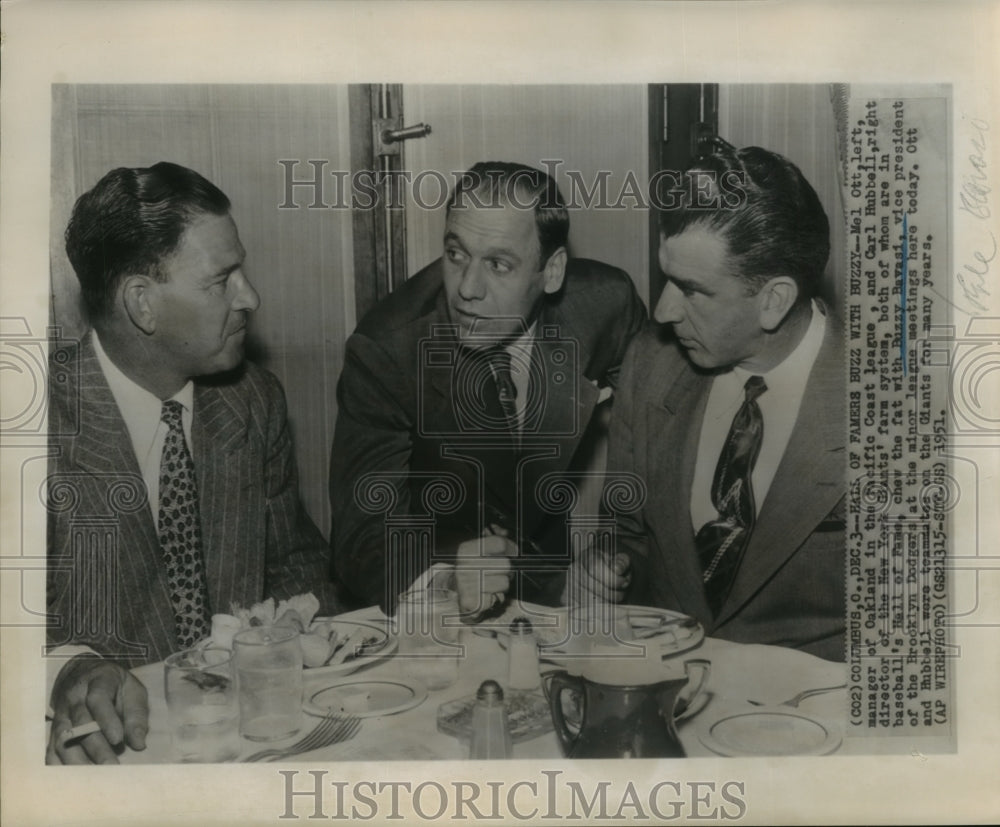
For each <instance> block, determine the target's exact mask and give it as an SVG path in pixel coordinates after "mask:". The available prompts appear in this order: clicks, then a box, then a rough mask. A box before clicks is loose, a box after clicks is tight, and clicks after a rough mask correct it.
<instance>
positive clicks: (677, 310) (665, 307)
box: [653, 281, 681, 324]
mask: <svg viewBox="0 0 1000 827" xmlns="http://www.w3.org/2000/svg"><path fill="white" fill-rule="evenodd" d="M680 298H681V291H680V289H679V288H677V287H676V286H675V285H674V284H673V282H669V281H668V282H667V283H666V284H665V285H664V286H663V292H662V293H660V300H659V301H658V302H657V303H656V307H655V308H654V310H653V318H654V319H656V321H658V322H659V323H660V324H673V323H675V322H679V321H680V320H681V303H680Z"/></svg>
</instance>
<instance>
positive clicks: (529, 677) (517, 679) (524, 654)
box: [507, 617, 542, 690]
mask: <svg viewBox="0 0 1000 827" xmlns="http://www.w3.org/2000/svg"><path fill="white" fill-rule="evenodd" d="M509 640H510V642H509V644H508V646H507V664H508V668H507V686H509V687H510V688H511V689H518V690H532V689H538V687H539V686H541V683H542V681H541V677H540V674H539V672H540V670H539V666H538V644H537V643H536V641H535V632H534V629H533V628H532V626H531V621H530V620H528V618H526V617H516V618H514V620H513V621H512V622H511V624H510V638H509Z"/></svg>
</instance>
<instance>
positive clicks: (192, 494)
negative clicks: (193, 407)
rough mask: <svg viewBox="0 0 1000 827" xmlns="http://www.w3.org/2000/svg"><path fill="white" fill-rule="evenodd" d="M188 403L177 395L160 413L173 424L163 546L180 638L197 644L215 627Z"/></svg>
mask: <svg viewBox="0 0 1000 827" xmlns="http://www.w3.org/2000/svg"><path fill="white" fill-rule="evenodd" d="M182 410H183V406H182V405H181V403H180V402H178V401H177V400H175V399H168V400H167V401H166V402H164V403H163V410H162V411H161V413H160V418H161V419H162V420H163V422H164V423H165V424H166V426H167V437H166V439H165V440H164V442H163V457H162V459H161V460H160V516H159V525H158V530H159V536H160V551H161V553H162V554H163V561H164V563H165V564H166V570H167V587H168V589H169V590H170V601H171V603H172V604H173V609H174V619H175V621H176V628H177V641H178V643H179V644H180V645H181V647H182V648H184V649H186V648H188V647H190V646H193V645H194V644H196V643H197V642H198V641H200V640H202V639H203V638H205V637H207V636H208V634H209V631H210V628H211V627H210V626H209V611H208V589H207V586H206V583H205V564H204V561H203V560H202V551H201V522H200V517H199V514H198V484H197V482H196V480H195V475H194V461H193V460H192V459H191V452H190V451H189V450H188V447H187V442H186V441H185V439H184V428H183V426H182V425H181V411H182Z"/></svg>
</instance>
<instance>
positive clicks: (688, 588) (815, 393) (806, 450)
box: [608, 318, 847, 660]
mask: <svg viewBox="0 0 1000 827" xmlns="http://www.w3.org/2000/svg"><path fill="white" fill-rule="evenodd" d="M663 336H664V333H663V331H661V330H660V329H657V328H654V327H652V326H651V327H650V328H649V329H648V330H647V331H645V332H644V333H643V334H642V335H641V336H638V337H636V339H635V341H634V343H633V346H632V348H631V349H630V351H629V354H628V356H627V357H626V360H625V365H624V366H623V371H622V383H621V387H620V388H619V391H618V395H617V399H616V402H615V412H614V417H613V419H612V425H611V438H610V446H609V456H608V470H609V472H613V471H631V472H634V473H636V474H638V475H639V476H641V477H642V479H643V480H645V482H646V486H647V500H646V504H645V506H644V507H643V508H642V509H640V510H639V511H637V512H635V513H632V514H621V515H618V520H617V525H618V531H619V548H621V549H624V550H626V551H628V552H629V553H630V555H631V557H632V559H633V565H634V566H635V569H636V571H635V573H634V575H633V587H632V588H633V593H632V594H630V595H629V599H630V600H633V601H638V602H643V603H649V604H651V605H656V606H662V607H664V608H668V609H673V610H676V611H681V612H684V613H686V614H689V615H692V616H694V617H696V618H698V620H700V621H701V623H702V624H703V625H704V626H705V628H706V630H707V632H708V633H709V634H710V635H713V636H715V637H721V638H725V639H728V640H734V641H739V642H747V643H768V644H777V645H781V646H791V647H796V648H800V649H804V650H806V651H808V652H811V653H813V654H815V655H819V656H820V657H824V658H828V659H830V660H843V659H844V656H845V640H844V631H845V621H844V613H845V591H844V590H845V581H844V565H845V555H844V552H845V549H844V543H845V519H844V507H845V488H846V473H847V468H846V458H845V443H846V420H845V406H844V399H845V381H844V380H845V375H844V365H843V345H842V331H841V330H840V326H839V324H838V323H837V322H836V320H834V319H832V318H831V319H830V320H829V322H828V324H827V331H826V337H825V339H824V342H823V346H822V348H821V350H820V353H819V355H818V357H817V359H816V362H815V364H814V365H813V369H812V372H811V373H810V376H809V381H808V384H807V386H806V390H805V395H804V397H803V399H802V405H801V408H800V409H799V415H798V419H797V421H796V423H795V428H794V430H793V432H792V435H791V438H790V440H789V443H788V446H787V448H786V450H785V453H784V456H783V457H782V460H781V463H780V465H779V467H778V470H777V472H776V474H775V477H774V481H773V482H772V484H771V487H770V489H769V490H768V493H767V497H766V498H765V500H764V502H763V504H762V505H761V509H760V513H759V516H758V519H757V523H756V525H755V527H754V530H753V534H752V535H751V538H750V541H749V544H748V546H747V549H746V552H745V555H744V558H743V561H742V564H741V566H740V568H739V570H738V572H737V574H736V578H735V581H734V583H733V587H732V590H731V592H730V594H729V596H728V598H727V599H726V601H725V603H724V604H723V605H722V607H721V610H720V613H719V616H718V617H717V618H713V617H712V614H711V611H710V610H709V607H708V603H707V601H706V598H705V592H704V587H703V585H702V578H701V568H700V566H699V563H698V556H697V552H696V550H695V545H694V534H695V527H694V526H692V524H691V511H690V503H691V482H692V479H693V477H694V468H695V461H696V456H695V455H696V453H697V449H698V438H699V434H700V430H701V422H702V418H703V416H704V412H705V405H706V402H707V400H708V392H709V390H710V388H711V385H712V377H711V375H710V374H707V373H704V372H699V371H697V370H696V369H694V368H693V367H692V365H691V363H690V362H689V361H688V359H687V358H686V357H685V356H684V355H683V354H682V353H681V351H680V349H679V348H678V347H677V346H676V345H675V344H674V343H673V342H672V341H664V340H663V338H662V337H663Z"/></svg>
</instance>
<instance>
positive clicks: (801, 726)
mask: <svg viewBox="0 0 1000 827" xmlns="http://www.w3.org/2000/svg"><path fill="white" fill-rule="evenodd" d="M699 740H700V741H701V742H702V743H703V744H704V745H705V746H706V747H708V748H709V749H710V750H712V752H714V753H716V754H717V755H726V756H738V755H771V756H779V755H829V754H830V753H831V752H833V751H834V750H835V749H837V747H839V746H840V742H841V736H840V733H838V732H836V731H834V730H833V729H832V728H831V727H830V726H829V725H827V724H824V723H822V722H820V721H817V720H816V719H815V718H809V717H807V716H805V715H802V714H800V713H798V712H784V711H780V710H759V711H757V712H743V713H740V714H739V715H730V716H728V717H726V718H723V719H722V720H720V721H716V722H715V723H714V724H712V726H711V728H710V729H709V731H708V732H707V733H705V734H704V735H701V736H699Z"/></svg>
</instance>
